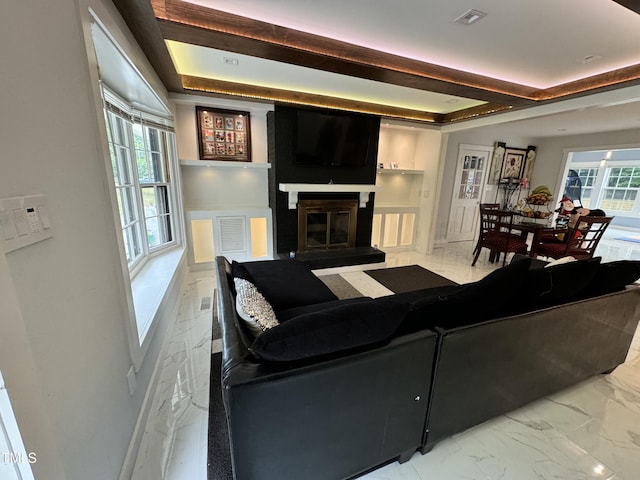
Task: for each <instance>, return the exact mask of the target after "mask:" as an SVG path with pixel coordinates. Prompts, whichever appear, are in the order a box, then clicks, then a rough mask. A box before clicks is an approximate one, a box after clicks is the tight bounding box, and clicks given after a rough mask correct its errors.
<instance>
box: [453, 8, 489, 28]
mask: <svg viewBox="0 0 640 480" xmlns="http://www.w3.org/2000/svg"><path fill="white" fill-rule="evenodd" d="M486 16H487V14H486V13H484V12H481V11H480V10H473V9H471V10H467V11H466V12H464V13H463V14H462V15H460V16H459V17H458V18H456V19H455V20H454V23H460V24H461V25H471V24H472V23H475V22H477V21H478V20H480V19H481V18H484V17H486Z"/></svg>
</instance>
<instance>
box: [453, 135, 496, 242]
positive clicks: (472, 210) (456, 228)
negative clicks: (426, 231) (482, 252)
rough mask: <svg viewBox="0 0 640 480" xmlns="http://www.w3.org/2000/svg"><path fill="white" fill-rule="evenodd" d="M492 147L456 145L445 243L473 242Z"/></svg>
mask: <svg viewBox="0 0 640 480" xmlns="http://www.w3.org/2000/svg"><path fill="white" fill-rule="evenodd" d="M492 153H493V147H485V146H480V145H464V144H463V145H460V149H459V150H458V165H457V167H456V176H455V182H454V185H453V196H452V199H451V212H450V213H449V227H448V229H447V241H449V242H460V241H464V240H473V239H474V237H475V235H476V233H477V232H476V230H477V228H478V217H479V215H480V211H479V205H480V199H481V198H482V192H483V189H484V184H485V181H486V178H487V171H488V170H489V164H490V159H491V155H492Z"/></svg>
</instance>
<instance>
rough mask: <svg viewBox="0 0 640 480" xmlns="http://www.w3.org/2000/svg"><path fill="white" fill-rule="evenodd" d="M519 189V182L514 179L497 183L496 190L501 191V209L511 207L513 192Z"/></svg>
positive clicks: (509, 208)
mask: <svg viewBox="0 0 640 480" xmlns="http://www.w3.org/2000/svg"><path fill="white" fill-rule="evenodd" d="M519 190H520V182H519V181H518V180H516V181H505V182H500V183H499V184H498V191H502V205H501V208H502V210H511V208H513V204H512V203H511V199H512V198H513V195H514V194H515V192H517V191H519Z"/></svg>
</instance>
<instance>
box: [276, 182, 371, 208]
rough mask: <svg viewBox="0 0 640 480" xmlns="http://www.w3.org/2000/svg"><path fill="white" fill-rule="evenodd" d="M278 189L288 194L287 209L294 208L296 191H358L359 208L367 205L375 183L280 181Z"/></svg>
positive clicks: (296, 200)
mask: <svg viewBox="0 0 640 480" xmlns="http://www.w3.org/2000/svg"><path fill="white" fill-rule="evenodd" d="M279 188H280V191H281V192H287V193H288V194H289V210H295V209H296V206H297V204H298V193H300V192H302V193H307V192H316V193H359V194H360V208H364V207H366V206H367V202H368V201H369V193H371V192H377V191H378V190H380V187H377V186H375V185H361V184H360V185H358V184H339V183H281V184H280V187H279Z"/></svg>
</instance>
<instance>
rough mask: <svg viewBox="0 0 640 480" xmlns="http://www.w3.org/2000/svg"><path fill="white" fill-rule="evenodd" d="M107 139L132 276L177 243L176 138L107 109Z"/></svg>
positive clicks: (170, 133) (163, 129)
mask: <svg viewBox="0 0 640 480" xmlns="http://www.w3.org/2000/svg"><path fill="white" fill-rule="evenodd" d="M106 124H107V136H108V140H109V150H110V154H111V166H112V168H113V176H114V180H115V186H116V197H117V201H118V209H119V211H120V224H121V227H122V237H123V240H124V250H125V253H126V257H127V264H128V265H129V269H130V270H133V269H134V268H135V267H136V266H137V265H138V264H140V262H141V261H142V260H143V259H144V258H145V257H146V256H148V255H150V254H152V253H154V252H156V251H158V250H161V249H163V248H165V247H168V246H172V245H173V244H174V243H175V242H174V238H175V235H174V231H173V228H174V227H173V226H174V224H175V222H174V220H173V208H172V198H171V196H172V189H171V176H170V168H169V165H170V164H171V162H172V155H173V152H174V150H175V149H174V145H175V144H174V142H175V139H174V134H173V132H171V131H169V130H168V129H165V128H162V126H161V125H157V124H150V122H146V121H144V120H142V119H140V118H139V117H134V116H132V115H129V114H128V113H127V112H125V111H123V110H122V109H121V108H118V107H113V106H111V105H110V104H107V108H106Z"/></svg>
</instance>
